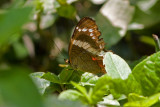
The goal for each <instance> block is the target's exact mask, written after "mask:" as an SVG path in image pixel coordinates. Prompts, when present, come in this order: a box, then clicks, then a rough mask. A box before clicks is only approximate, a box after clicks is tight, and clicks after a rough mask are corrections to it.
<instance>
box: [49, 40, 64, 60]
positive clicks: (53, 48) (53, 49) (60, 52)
mask: <svg viewBox="0 0 160 107" xmlns="http://www.w3.org/2000/svg"><path fill="white" fill-rule="evenodd" d="M52 43H54V45H53V44H52ZM50 46H51V52H50V57H51V58H54V57H55V56H54V55H53V53H55V48H56V49H57V50H58V52H59V53H57V54H60V55H62V56H63V58H61V57H59V58H61V59H65V56H64V55H63V54H62V51H61V49H60V48H59V47H58V45H57V44H56V43H55V41H54V40H53V39H52V40H51V45H50ZM53 46H55V47H53ZM56 58H57V57H56Z"/></svg>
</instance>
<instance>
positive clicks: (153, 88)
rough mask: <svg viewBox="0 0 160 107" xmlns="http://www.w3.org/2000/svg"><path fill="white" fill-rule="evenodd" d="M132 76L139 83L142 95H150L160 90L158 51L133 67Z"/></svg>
mask: <svg viewBox="0 0 160 107" xmlns="http://www.w3.org/2000/svg"><path fill="white" fill-rule="evenodd" d="M132 73H133V76H134V78H135V79H136V81H137V82H138V83H139V84H140V85H141V90H142V92H143V95H145V96H150V95H153V94H155V93H156V92H159V91H160V85H159V81H160V52H157V53H155V54H153V55H151V56H149V57H147V58H146V59H144V60H143V61H142V62H140V63H139V64H138V65H137V66H135V67H134V69H133V71H132Z"/></svg>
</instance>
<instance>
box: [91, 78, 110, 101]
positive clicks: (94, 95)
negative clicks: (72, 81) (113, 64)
mask: <svg viewBox="0 0 160 107" xmlns="http://www.w3.org/2000/svg"><path fill="white" fill-rule="evenodd" d="M106 81H107V78H106V77H105V76H104V77H101V78H99V80H98V81H97V83H96V85H95V87H94V88H93V91H92V92H91V96H90V97H91V101H92V104H97V102H99V101H102V98H103V97H104V95H105V94H107V91H108V89H109V88H108V86H107V82H106Z"/></svg>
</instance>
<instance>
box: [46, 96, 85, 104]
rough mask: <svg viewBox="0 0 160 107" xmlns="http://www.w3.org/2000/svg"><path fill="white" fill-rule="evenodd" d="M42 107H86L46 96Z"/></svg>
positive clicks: (74, 102)
mask: <svg viewBox="0 0 160 107" xmlns="http://www.w3.org/2000/svg"><path fill="white" fill-rule="evenodd" d="M44 107H87V106H86V105H83V104H82V103H81V102H78V101H70V100H59V99H58V98H57V97H56V96H48V97H47V98H46V99H45V101H44Z"/></svg>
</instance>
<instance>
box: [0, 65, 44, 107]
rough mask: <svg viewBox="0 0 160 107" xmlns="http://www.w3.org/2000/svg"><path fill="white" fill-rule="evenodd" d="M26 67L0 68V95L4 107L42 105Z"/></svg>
mask: <svg viewBox="0 0 160 107" xmlns="http://www.w3.org/2000/svg"><path fill="white" fill-rule="evenodd" d="M27 72H31V71H30V70H29V69H28V68H22V67H10V68H8V69H3V70H0V96H2V98H3V100H2V101H4V103H5V105H6V107H42V100H41V96H40V94H39V93H38V90H37V88H36V86H35V85H34V83H33V82H32V80H31V78H29V76H28V73H27Z"/></svg>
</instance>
